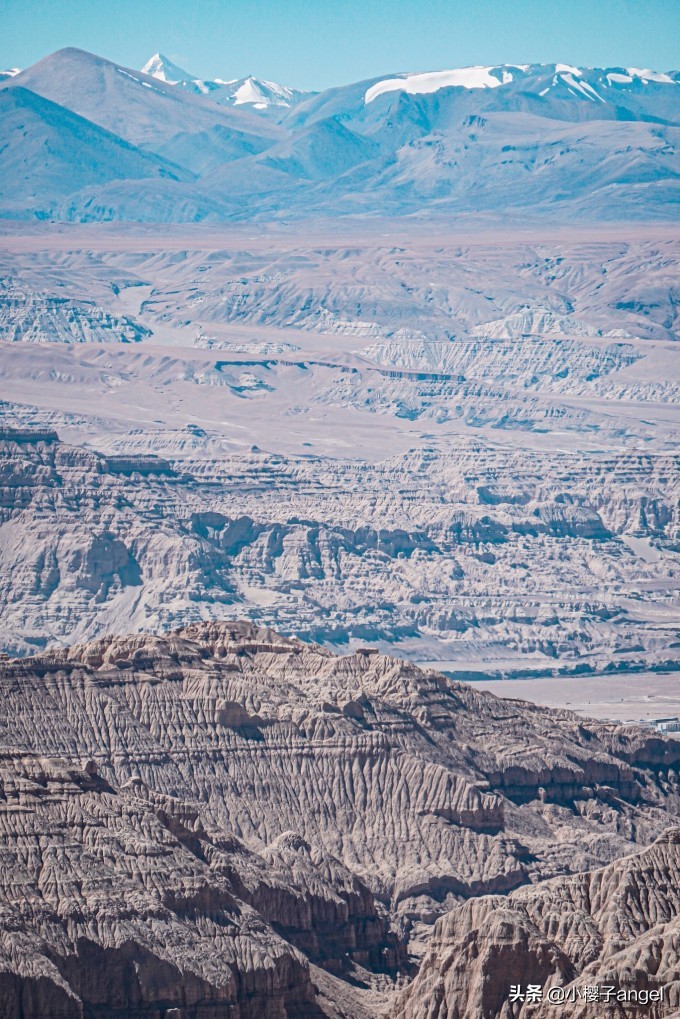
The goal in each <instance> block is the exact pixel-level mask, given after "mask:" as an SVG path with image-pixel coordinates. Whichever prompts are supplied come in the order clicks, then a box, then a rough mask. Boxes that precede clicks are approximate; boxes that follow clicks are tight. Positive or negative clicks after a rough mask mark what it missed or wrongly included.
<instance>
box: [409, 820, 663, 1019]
mask: <svg viewBox="0 0 680 1019" xmlns="http://www.w3.org/2000/svg"><path fill="white" fill-rule="evenodd" d="M679 878H680V829H679V828H671V829H669V830H668V831H667V832H665V833H664V834H663V835H662V836H661V837H660V838H659V839H658V840H657V841H656V842H655V843H654V845H652V846H651V847H650V848H649V849H646V850H644V851H643V852H642V853H639V854H635V855H633V856H630V857H627V858H626V859H624V860H617V861H616V862H615V863H612V864H610V865H609V866H607V867H605V868H603V869H602V870H598V871H595V872H593V873H590V874H583V875H578V876H575V877H570V878H556V879H555V880H553V881H548V882H546V883H545V884H543V885H540V886H538V887H534V888H522V889H519V890H518V891H516V892H513V893H512V894H511V895H510V896H508V897H507V898H499V897H497V896H487V897H484V898H482V899H479V900H472V901H470V902H467V903H465V904H464V905H462V906H460V907H458V908H457V909H455V910H453V911H452V912H451V913H449V914H447V916H446V917H444V918H443V919H442V920H440V921H439V922H438V924H437V925H436V928H435V932H434V935H433V938H432V942H431V945H430V949H429V952H428V955H427V957H426V958H425V960H424V962H423V965H422V967H421V970H420V972H419V974H418V976H417V977H416V979H415V980H414V982H413V983H412V984H411V986H410V987H409V988H408V990H407V991H406V992H405V993H404V994H403V996H402V998H401V999H400V1000H399V1001H398V1003H396V1004H394V1005H393V1006H392V1008H391V1009H390V1013H389V1014H390V1015H392V1016H395V1017H403V1019H405V1017H412V1019H421V1017H422V1016H431V1017H437V1019H444V1017H446V1019H477V1017H479V1019H481V1017H482V1016H506V1015H508V1016H509V1015H512V1014H519V1015H522V1016H523V1015H526V1014H531V1015H535V1016H541V1017H543V1016H549V1015H554V1014H555V1010H556V1007H557V1006H555V1004H552V1005H551V1004H550V1003H549V1002H548V1000H547V997H548V991H549V989H550V988H551V987H561V988H563V989H564V995H565V999H566V1004H564V1005H561V1006H559V1011H560V1014H562V1015H568V1016H573V1017H575V1019H576V1017H580V1019H588V1017H589V1016H592V1015H593V1013H594V1011H595V1010H596V1012H597V1014H598V1015H604V1016H606V1017H610V1016H619V1015H629V1016H642V1015H648V1016H653V1017H664V1016H669V1015H671V1013H673V1014H676V1013H675V1010H676V1009H677V1007H678V1004H680V980H679V979H678V958H679V956H678V949H679V947H680V929H679V928H680V923H679V921H678V910H679V907H680V902H679V901H678V881H679ZM512 984H515V985H521V986H522V987H523V988H524V989H525V988H526V985H527V984H533V985H535V986H539V987H541V989H542V991H543V998H544V1000H543V1002H542V1003H539V1004H538V1005H536V1004H534V1005H533V1006H531V1005H530V1004H526V1005H524V1004H523V1003H522V1002H520V1003H519V1004H518V1005H516V1010H519V1011H516V1012H515V1013H513V1012H512V1011H510V1009H511V1007H512V1006H511V1005H510V1004H509V996H510V987H511V985H512ZM586 987H588V988H598V994H599V995H600V1000H599V1001H597V1002H596V1001H595V999H587V998H584V996H583V989H584V988H586ZM606 988H612V989H613V990H614V994H616V993H618V992H619V991H620V990H623V991H625V992H630V991H633V992H634V995H635V996H631V997H629V999H628V1003H626V1004H621V1003H620V1001H618V1002H617V1000H616V998H615V997H614V998H612V1000H610V1002H609V1003H608V1002H607V1000H606V997H605V995H606V993H607V992H606V990H605V989H606ZM579 991H580V992H581V994H580V995H579ZM650 991H651V992H653V994H655V995H659V992H661V993H662V994H663V1000H662V1001H661V1002H659V1003H655V999H654V997H652V998H651V1004H648V1003H647V1002H648V1001H649V999H647V1002H645V999H643V998H642V996H641V995H640V997H639V999H638V993H639V992H642V993H643V994H648V993H649V992H650ZM522 993H525V991H524V990H523V992H522ZM571 995H573V996H574V1000H573V1001H571ZM563 1000H564V999H563ZM638 1000H639V1001H640V1002H642V1003H641V1004H638ZM657 1001H658V999H657Z"/></svg>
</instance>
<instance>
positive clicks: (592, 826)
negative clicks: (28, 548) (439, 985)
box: [0, 623, 680, 1019]
mask: <svg viewBox="0 0 680 1019" xmlns="http://www.w3.org/2000/svg"><path fill="white" fill-rule="evenodd" d="M0 752H1V754H2V790H3V791H2V797H0V825H2V831H3V844H2V845H3V849H2V852H3V856H4V859H3V865H2V867H1V868H0V874H1V875H2V888H1V890H0V901H1V904H2V908H1V914H0V916H1V920H0V931H1V935H2V940H1V945H2V955H1V956H0V962H1V965H0V973H1V974H2V976H1V978H0V988H1V993H2V995H3V996H4V997H3V998H0V1002H2V1004H3V1007H4V1012H3V1014H7V1015H8V1017H11V1019H19V1017H20V1019H48V1017H49V1019H72V1017H73V1019H75V1017H78V1019H81V1017H84V1016H87V1017H88V1019H89V1017H91V1016H92V1017H95V1019H104V1017H106V1019H110V1017H115V1019H123V1017H125V1019H127V1017H129V1016H130V1015H134V1016H135V1017H137V1016H139V1017H140V1019H157V1016H158V1015H161V1016H163V1017H164V1019H206V1017H209V1019H218V1017H219V1019H223V1017H224V1016H227V1017H229V1019H259V1017H267V1019H269V1017H270V1016H271V1017H281V1019H284V1017H290V1019H293V1017H298V1016H306V1015H309V1016H321V1015H328V1016H341V1015H345V1016H353V1017H355V1019H359V1017H363V1015H371V1014H373V1015H375V1014H377V1013H378V1011H379V1010H380V1009H382V1008H383V1007H385V1008H387V1009H388V1011H389V1009H390V1008H391V1007H392V1003H393V996H394V994H393V992H389V993H388V991H389V986H390V981H393V980H394V979H395V978H396V980H397V983H398V982H399V981H400V980H403V979H404V978H406V977H408V976H409V975H410V974H412V973H413V971H414V968H415V966H416V965H417V960H418V957H419V955H420V954H421V953H422V951H423V947H424V943H425V940H426V939H427V935H428V931H429V929H430V927H431V924H432V923H433V921H434V920H436V918H437V916H439V915H441V914H442V913H444V912H445V911H446V910H447V909H450V908H452V907H453V908H454V913H453V914H452V915H454V916H455V915H458V913H459V912H460V910H461V909H463V910H464V909H471V910H474V909H482V910H483V909H484V908H485V907H484V905H483V904H484V903H485V902H496V904H498V903H504V902H505V901H506V899H505V898H504V897H503V896H504V895H505V893H508V892H512V891H513V889H516V890H517V891H515V892H514V893H513V895H514V897H511V898H512V902H515V901H516V900H517V901H522V902H524V901H525V900H524V899H523V898H521V897H522V896H526V897H527V901H529V900H531V896H532V895H533V894H534V892H533V891H532V889H534V888H535V887H536V883H537V882H539V881H541V880H542V879H546V878H554V877H555V876H558V878H559V879H562V878H561V877H560V876H564V875H567V874H569V873H570V872H573V871H582V870H585V869H588V868H593V867H595V866H597V865H599V864H603V863H605V864H606V863H609V861H611V860H613V859H617V858H619V857H621V856H624V855H625V854H627V853H629V852H630V850H631V847H633V846H635V844H636V843H637V844H638V845H642V846H644V845H646V844H648V843H650V842H652V841H653V840H654V839H655V838H657V837H658V836H659V835H660V834H662V832H663V831H664V830H666V829H667V827H668V825H669V823H670V822H671V821H672V820H673V818H674V817H678V816H680V799H679V789H680V786H679V780H678V768H679V767H680V742H677V741H674V740H672V739H664V738H661V737H659V736H656V735H653V734H650V733H649V732H645V731H644V730H642V729H635V728H625V729H624V728H622V727H617V726H612V725H602V724H596V723H587V722H583V721H582V720H579V719H577V718H576V717H575V716H573V715H571V714H569V713H567V712H556V711H550V710H547V709H540V708H537V707H535V706H532V705H529V704H526V703H524V702H519V701H502V700H498V699H497V698H495V697H493V696H491V695H488V694H482V693H479V692H476V691H473V690H472V689H470V688H469V687H466V686H464V685H462V684H459V683H455V682H452V681H451V680H449V679H447V678H445V677H444V676H441V675H438V674H437V673H434V672H424V671H421V670H419V669H418V668H416V667H415V666H413V665H411V664H408V663H405V662H403V661H399V660H396V659H391V658H387V657H385V656H382V655H380V654H378V653H375V651H374V649H372V648H364V649H362V650H360V651H359V652H357V653H355V654H352V655H347V656H344V657H337V656H335V655H333V654H331V653H330V652H328V651H327V650H324V649H323V648H321V647H319V646H316V645H308V644H304V643H302V642H300V641H299V640H295V639H288V638H283V637H281V636H279V635H278V634H276V633H275V632H273V631H271V630H264V629H258V628H256V627H253V626H252V625H249V624H245V623H205V624H200V625H195V626H191V627H187V628H185V629H183V630H181V631H177V632H174V633H171V634H168V635H166V636H159V637H156V636H149V635H143V634H142V635H137V636H133V637H107V638H102V639H100V640H98V641H95V642H93V643H90V644H86V645H79V646H74V647H72V648H70V649H65V650H55V651H51V652H46V653H43V654H41V655H38V656H36V657H34V658H30V659H4V660H3V661H2V663H1V665H0ZM667 844H668V845H670V843H667ZM654 851H655V852H656V850H654ZM618 865H619V864H617V866H618ZM627 865H628V864H627V863H626V861H623V862H622V863H621V864H620V866H627ZM565 880H566V879H565ZM568 880H569V881H576V880H577V879H576V878H569V879H568ZM578 880H579V881H582V882H587V881H588V880H590V879H589V878H586V877H582V878H581V877H580V878H578ZM541 887H544V886H542V885H540V886H538V888H541ZM546 887H551V886H550V885H548V886H546ZM570 887H571V886H570ZM579 887H581V886H579ZM499 893H500V895H501V897H500V898H496V899H494V898H493V896H494V895H495V896H497V897H498V895H499ZM489 895H491V896H492V898H483V899H480V900H479V902H478V903H477V905H470V902H477V897H478V896H489ZM508 901H510V900H508ZM532 901H533V900H532ZM668 901H669V902H670V901H671V900H670V898H669V900H668ZM509 908H510V907H509ZM512 908H515V907H514V906H513V907H512ZM669 908H670V907H669ZM475 915H476V914H475ZM443 922H444V923H446V922H448V920H446V921H443ZM438 936H439V937H440V938H441V935H438ZM427 965H428V966H431V965H432V964H431V963H428V964H427ZM419 979H420V978H419ZM343 988H347V989H348V990H347V993H346V994H345V991H344V990H343ZM381 994H382V998H381ZM385 995H387V998H386V997H385ZM424 995H425V997H424V1000H425V998H426V997H427V992H424ZM456 995H458V991H456ZM409 1000H411V999H409ZM456 1000H458V998H456ZM400 1007H401V1006H400ZM409 1007H411V1006H409ZM173 1009H174V1010H175V1012H173V1011H172V1010H173ZM415 1014H417V1013H415ZM423 1014H426V1013H423ZM433 1014H434V1013H433ZM443 1014H445V1013H443ZM494 1014H495V1013H494Z"/></svg>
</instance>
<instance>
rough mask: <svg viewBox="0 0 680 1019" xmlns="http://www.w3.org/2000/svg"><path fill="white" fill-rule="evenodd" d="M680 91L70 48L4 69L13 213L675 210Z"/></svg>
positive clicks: (215, 216) (0, 192)
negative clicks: (108, 55) (362, 72)
mask: <svg viewBox="0 0 680 1019" xmlns="http://www.w3.org/2000/svg"><path fill="white" fill-rule="evenodd" d="M679 85H680V72H678V71H669V72H657V71H653V70H648V69H640V68H634V67H610V68H578V67H574V66H571V65H569V64H559V63H558V64H531V65H529V64H523V65H499V66H495V67H472V68H462V69H454V70H448V71H437V72H431V73H398V74H391V75H387V76H382V77H376V78H373V79H369V80H366V81H361V82H356V83H353V84H350V85H346V86H342V87H338V88H331V89H327V90H325V91H323V92H320V93H304V92H300V91H296V90H294V89H290V88H287V87H285V86H282V85H278V84H276V83H274V82H270V81H265V80H260V79H257V78H254V77H247V78H242V79H238V80H231V81H228V80H222V79H214V80H207V79H201V78H198V77H194V76H193V75H191V74H190V73H189V72H186V71H184V70H183V69H182V68H180V67H178V66H177V65H176V64H174V63H173V62H172V61H169V60H168V59H167V58H165V57H163V56H162V55H161V54H155V55H154V57H152V58H151V59H150V60H149V61H148V62H147V64H145V66H144V68H143V69H142V70H141V71H137V70H133V69H130V68H126V67H122V66H120V65H118V64H115V63H112V62H111V61H108V60H105V59H103V58H101V57H98V56H95V55H93V54H90V53H86V52H84V51H82V50H77V49H72V48H69V49H64V50H59V51H58V52H56V53H54V54H52V55H51V56H49V57H46V58H45V59H43V60H40V61H39V62H38V63H36V64H34V65H33V66H32V67H29V68H27V69H26V70H23V71H20V72H15V71H14V70H13V71H11V72H3V73H2V75H0V96H1V99H0V111H1V112H0V171H1V177H2V181H3V183H2V184H1V185H0V214H1V215H2V216H4V217H15V218H17V217H18V218H26V219H27V218H35V217H38V218H51V219H56V220H72V221H80V222H87V221H91V220H132V221H136V222H157V221H161V222H173V221H174V222H193V221H200V220H208V221H229V220H234V219H237V220H243V219H252V218H267V219H290V218H305V217H307V216H309V215H321V216H332V217H338V216H346V215H348V214H353V215H357V214H366V215H370V216H376V215H381V216H393V215H404V214H407V215H419V216H428V215H435V214H436V215H442V214H443V215H447V216H451V215H464V216H466V217H476V216H479V215H482V216H484V215H487V214H490V213H499V212H501V213H503V214H505V215H507V216H509V217H513V216H515V217H518V216H519V217H526V216H527V215H529V216H531V217H535V218H541V219H543V218H546V217H549V218H555V219H563V220H564V219H572V218H573V217H577V218H579V217H580V218H593V217H596V218H599V219H604V220H629V219H668V218H670V217H672V216H674V215H675V210H676V208H677V200H678V181H679V178H680V162H679V160H678V154H677V151H678V127H679V125H680V89H679V87H678V86H679ZM18 90H21V91H18ZM9 93H12V94H13V96H11V97H10V96H9V95H8V94H9ZM19 110H21V111H22V112H21V113H20V114H19V113H18V111H19ZM98 131H99V132H101V131H103V132H105V135H101V134H99V133H98ZM57 135H61V136H62V137H68V138H69V139H71V141H70V142H69V144H68V145H59V144H56V143H55V142H54V138H55V136H57ZM95 139H97V141H96V142H95ZM100 143H101V144H100ZM45 154H48V156H49V158H47V159H45V158H44V155H45ZM31 181H35V182H37V183H36V185H35V186H33V184H32V183H31Z"/></svg>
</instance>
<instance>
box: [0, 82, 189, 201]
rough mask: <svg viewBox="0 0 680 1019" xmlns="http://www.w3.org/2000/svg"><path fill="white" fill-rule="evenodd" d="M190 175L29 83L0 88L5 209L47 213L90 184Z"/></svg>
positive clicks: (0, 179) (0, 177)
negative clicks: (41, 93)
mask: <svg viewBox="0 0 680 1019" xmlns="http://www.w3.org/2000/svg"><path fill="white" fill-rule="evenodd" d="M191 176H192V175H191V174H189V173H188V172H187V171H186V170H184V169H181V168H180V167H177V166H173V165H171V164H170V163H168V162H166V161H165V160H163V159H160V158H159V157H158V156H155V155H151V154H150V153H146V152H141V151H140V150H139V149H137V148H135V147H134V146H133V145H130V144H129V143H128V142H125V141H123V140H122V139H121V138H117V137H116V136H115V135H113V134H111V133H110V132H108V131H105V130H103V129H102V128H101V127H98V126H97V125H96V124H92V123H90V122H89V121H88V120H85V119H84V118H83V117H79V116H77V115H76V114H74V113H71V112H70V110H65V109H64V108H63V107H62V106H57V105H56V104H55V103H51V102H49V100H47V99H43V98H42V96H38V95H35V93H33V92H30V91H28V89H25V88H11V89H0V214H1V215H4V216H13V215H25V214H26V211H27V210H28V209H30V210H31V213H32V214H33V215H38V216H47V215H49V214H50V213H51V212H52V211H53V209H54V208H55V206H56V205H58V204H59V203H60V202H62V201H63V200H64V198H66V196H67V195H70V194H72V193H73V192H74V191H77V190H79V189H80V188H82V187H85V186H86V185H101V184H104V183H108V182H110V181H113V180H118V179H121V178H128V179H134V180H138V179H139V178H144V177H146V178H154V179H156V180H158V179H159V178H165V179H167V180H174V181H188V180H190V179H191Z"/></svg>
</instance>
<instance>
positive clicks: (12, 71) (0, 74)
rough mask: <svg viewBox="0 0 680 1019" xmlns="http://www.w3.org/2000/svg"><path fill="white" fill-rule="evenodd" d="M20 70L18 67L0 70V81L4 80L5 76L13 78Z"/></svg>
mask: <svg viewBox="0 0 680 1019" xmlns="http://www.w3.org/2000/svg"><path fill="white" fill-rule="evenodd" d="M20 70H21V68H20V67H8V68H6V70H4V71H0V81H4V80H5V78H13V77H14V76H15V75H17V74H18V73H19V71H20Z"/></svg>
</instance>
